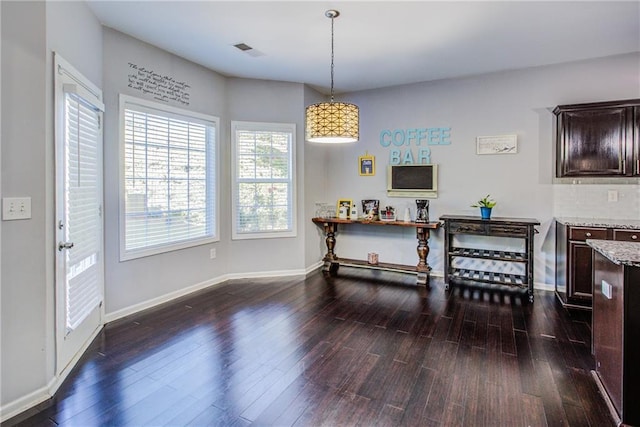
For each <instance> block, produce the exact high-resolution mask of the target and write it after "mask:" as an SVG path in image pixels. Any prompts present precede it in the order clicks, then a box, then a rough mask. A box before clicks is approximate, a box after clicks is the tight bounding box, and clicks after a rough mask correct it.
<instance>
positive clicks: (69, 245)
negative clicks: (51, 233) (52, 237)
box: [58, 242, 73, 251]
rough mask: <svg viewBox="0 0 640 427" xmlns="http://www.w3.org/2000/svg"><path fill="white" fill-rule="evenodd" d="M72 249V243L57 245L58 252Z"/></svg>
mask: <svg viewBox="0 0 640 427" xmlns="http://www.w3.org/2000/svg"><path fill="white" fill-rule="evenodd" d="M72 247H73V242H60V243H58V250H59V251H61V250H63V249H71V248H72Z"/></svg>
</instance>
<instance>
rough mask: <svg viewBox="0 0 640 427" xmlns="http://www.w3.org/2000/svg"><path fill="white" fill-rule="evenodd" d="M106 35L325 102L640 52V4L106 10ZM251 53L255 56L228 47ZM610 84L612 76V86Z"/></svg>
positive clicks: (132, 5) (110, 5)
mask: <svg viewBox="0 0 640 427" xmlns="http://www.w3.org/2000/svg"><path fill="white" fill-rule="evenodd" d="M88 4H89V7H90V8H91V9H92V10H93V12H94V13H95V14H96V16H97V17H98V19H99V20H100V21H101V22H102V23H103V24H104V25H106V26H108V27H112V28H114V29H116V30H119V31H122V32H124V33H127V34H129V35H131V36H133V37H136V38H138V39H141V40H144V41H146V42H148V43H151V44H153V45H155V46H158V47H160V48H162V49H164V50H167V51H169V52H173V53H175V54H177V55H179V56H182V57H184V58H186V59H189V60H191V61H193V62H196V63H198V64H201V65H203V66H205V67H208V68H210V69H212V70H215V71H217V72H219V73H221V74H224V75H226V76H236V77H245V78H256V79H267V80H282V81H290V82H300V83H306V84H309V85H310V86H312V87H315V88H316V89H318V90H321V91H322V92H325V93H326V92H328V88H329V84H330V67H329V64H330V52H331V50H330V46H331V20H330V19H329V18H326V17H325V16H324V13H325V11H326V10H327V9H337V10H339V11H340V13H341V15H340V17H338V18H336V19H335V91H336V93H340V92H350V91H358V90H365V89H373V88H380V87H386V86H393V85H399V84H405V83H414V82H419V81H429V80H436V79H445V78H452V77H460V76H467V75H474V74H481V73H487V72H493V71H500V70H512V69H518V68H526V67H533V66H539V65H548V64H555V63H561V62H568V61H576V60H582V59H588V58H596V57H604V56H610V55H616V54H622V53H628V52H638V51H640V2H639V1H625V2H613V1H580V2H565V1H550V2H524V1H511V2H509V1H501V2H485V1H470V2H447V1H439V2H437V1H354V0H352V1H344V0H343V1H304V0H298V1H212V0H210V1H148V0H147V1H135V0H133V1H104V0H102V1H99V0H89V1H88ZM240 42H242V43H246V44H248V45H250V46H252V47H253V48H254V49H255V51H254V54H253V55H250V54H247V53H243V52H241V51H239V50H237V49H236V48H235V47H233V45H234V44H236V43H240ZM611 78H615V76H611Z"/></svg>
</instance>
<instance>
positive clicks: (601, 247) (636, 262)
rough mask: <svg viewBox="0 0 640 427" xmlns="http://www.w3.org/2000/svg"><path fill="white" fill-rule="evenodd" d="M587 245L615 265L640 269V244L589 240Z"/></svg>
mask: <svg viewBox="0 0 640 427" xmlns="http://www.w3.org/2000/svg"><path fill="white" fill-rule="evenodd" d="M587 244H588V245H589V246H591V247H592V248H593V249H595V250H596V251H598V252H600V253H601V254H602V255H604V256H605V257H607V258H608V259H609V260H610V261H611V262H613V263H615V264H618V265H628V266H630V267H640V242H619V241H616V240H591V239H589V240H587Z"/></svg>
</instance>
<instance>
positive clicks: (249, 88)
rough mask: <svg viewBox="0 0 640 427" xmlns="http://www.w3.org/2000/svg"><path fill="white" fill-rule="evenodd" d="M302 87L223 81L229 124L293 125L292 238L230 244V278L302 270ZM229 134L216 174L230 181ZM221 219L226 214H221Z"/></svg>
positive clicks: (228, 220) (227, 186)
mask: <svg viewBox="0 0 640 427" xmlns="http://www.w3.org/2000/svg"><path fill="white" fill-rule="evenodd" d="M303 102H304V87H303V85H301V84H299V83H285V82H274V81H265V80H250V79H236V78H233V79H229V80H228V99H227V106H228V109H229V110H228V111H229V121H251V122H274V123H294V124H295V125H296V147H295V150H296V182H295V186H296V188H295V192H296V198H297V215H296V218H295V220H296V222H297V227H296V228H297V235H296V237H290V238H284V239H248V240H233V241H231V242H230V244H229V246H228V248H229V249H228V250H229V254H228V255H229V256H228V259H229V273H231V274H246V273H252V274H259V275H264V274H273V273H274V272H278V271H284V272H291V271H293V272H295V271H303V270H304V266H305V264H304V262H305V258H304V242H305V224H306V222H305V221H306V218H305V216H304V207H305V174H304V166H305V157H306V154H305V150H306V146H307V144H306V143H305V142H304V107H303ZM230 138H232V135H230V134H229V141H228V144H227V147H229V152H228V154H229V156H228V157H225V158H224V159H225V161H224V162H223V167H222V173H223V175H224V176H226V177H229V178H230V172H231V169H230V165H231V161H230V160H228V161H227V159H230V158H231V157H230V147H231V140H230ZM231 186H232V182H231V180H229V182H228V183H225V185H224V187H223V188H224V189H225V191H224V192H223V193H222V195H223V196H226V198H225V199H223V200H225V201H226V203H223V206H225V207H229V206H230V204H231V203H232V201H231V194H230V191H228V190H229V189H230V188H231ZM225 213H226V214H230V212H229V209H226V212H225ZM222 223H223V224H224V225H225V235H224V238H225V240H227V239H230V233H231V230H230V225H231V217H230V216H225V217H224V218H223V222H222Z"/></svg>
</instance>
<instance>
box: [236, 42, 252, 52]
mask: <svg viewBox="0 0 640 427" xmlns="http://www.w3.org/2000/svg"><path fill="white" fill-rule="evenodd" d="M233 47H235V48H237V49H240V50H241V51H243V52H246V51H248V50H251V49H253V48H252V47H251V46H249V45H248V44H246V43H238V44H234V45H233Z"/></svg>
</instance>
